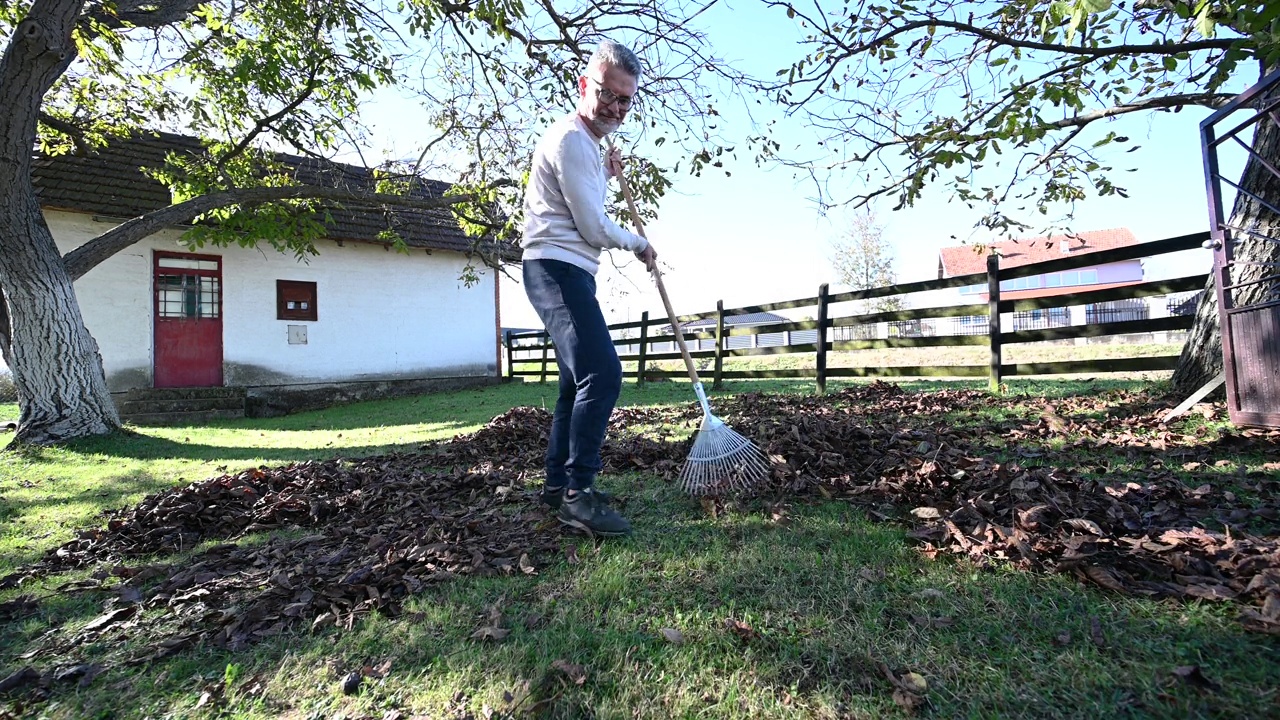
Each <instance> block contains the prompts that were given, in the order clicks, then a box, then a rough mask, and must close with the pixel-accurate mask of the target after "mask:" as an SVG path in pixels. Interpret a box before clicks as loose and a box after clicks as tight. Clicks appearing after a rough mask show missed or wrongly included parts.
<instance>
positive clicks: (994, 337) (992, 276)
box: [987, 253, 1000, 393]
mask: <svg viewBox="0 0 1280 720" xmlns="http://www.w3.org/2000/svg"><path fill="white" fill-rule="evenodd" d="M987 300H988V305H987V313H988V317H987V340H988V341H990V343H991V371H990V377H989V379H988V382H987V387H988V388H989V389H990V390H991V392H994V393H998V392H1000V256H999V255H997V254H995V253H992V254H990V255H988V256H987Z"/></svg>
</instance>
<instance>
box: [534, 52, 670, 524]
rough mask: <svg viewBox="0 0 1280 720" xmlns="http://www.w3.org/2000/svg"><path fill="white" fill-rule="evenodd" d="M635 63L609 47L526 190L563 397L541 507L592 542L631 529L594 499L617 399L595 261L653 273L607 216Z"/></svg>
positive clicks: (540, 300) (581, 82)
mask: <svg viewBox="0 0 1280 720" xmlns="http://www.w3.org/2000/svg"><path fill="white" fill-rule="evenodd" d="M640 75H641V68H640V60H639V58H637V57H636V55H635V53H633V52H631V51H630V50H629V49H627V48H626V47H623V46H622V45H620V44H618V43H616V42H613V41H610V40H606V41H604V42H602V43H601V44H600V46H599V47H598V48H596V51H595V53H594V54H593V55H592V56H591V60H590V62H589V63H588V64H587V72H586V74H585V75H583V76H582V77H580V78H578V105H577V108H576V110H575V111H574V112H573V113H571V114H569V115H567V116H565V117H563V118H561V119H560V120H558V121H557V122H556V123H555V124H554V125H552V126H551V128H550V129H549V130H548V131H547V133H546V135H544V136H543V138H542V140H541V142H539V143H538V147H537V150H535V151H534V154H533V168H532V171H531V172H530V174H529V184H528V186H527V187H526V188H525V197H524V209H525V218H526V220H525V227H524V239H523V240H522V241H521V246H522V247H523V248H524V261H523V264H524V287H525V292H526V293H527V294H528V296H529V302H530V303H531V304H532V305H533V308H534V310H536V311H537V313H538V317H540V318H541V319H542V323H543V325H544V326H545V327H546V329H547V332H548V333H549V334H550V335H551V340H552V342H553V343H554V344H555V348H556V363H557V365H558V366H559V370H560V396H559V398H558V399H557V400H556V409H555V415H554V416H553V419H552V422H551V439H550V441H549V442H548V446H547V457H546V469H547V479H546V484H545V485H544V486H543V489H542V500H543V502H545V503H546V504H547V505H548V506H550V507H551V508H552V509H554V510H556V514H557V517H558V518H559V519H560V521H561V522H563V523H565V524H567V525H571V526H573V527H577V528H580V529H585V530H588V531H590V532H591V533H594V534H596V535H603V536H614V535H626V534H629V533H630V532H631V524H630V523H628V522H627V521H626V519H624V518H623V517H622V516H621V515H619V514H618V512H617V511H616V510H614V509H613V508H611V507H609V504H608V499H607V497H606V496H604V495H603V494H602V493H600V492H597V491H596V490H595V478H596V474H597V473H599V472H600V446H601V445H602V444H603V443H604V436H605V431H606V430H607V426H608V422H609V414H610V413H611V412H613V406H614V403H616V402H617V400H618V393H619V392H620V391H621V389H622V364H621V363H620V362H619V361H618V354H617V352H616V351H615V350H614V347H613V341H612V339H611V338H610V337H609V328H608V327H607V326H606V324H605V321H604V315H603V314H602V313H601V312H600V305H599V303H598V302H597V301H596V281H595V274H596V269H597V268H598V267H599V263H600V251H601V250H608V249H618V250H630V251H631V252H633V253H635V254H636V257H638V258H639V259H640V260H642V261H643V262H644V264H645V267H646V268H648V269H649V270H651V271H652V270H653V268H654V266H655V263H656V262H657V253H655V252H654V250H653V247H652V246H651V245H649V243H648V241H647V240H645V239H644V238H643V237H641V236H639V235H637V234H635V233H632V232H630V231H628V230H626V229H624V228H622V227H619V226H618V224H617V223H615V222H613V221H612V220H610V219H609V217H608V215H607V214H605V192H606V188H607V183H608V179H609V177H612V176H613V175H616V174H618V173H621V172H622V163H621V157H620V155H619V154H618V152H617V150H616V149H615V150H613V151H612V152H610V153H609V155H608V158H607V161H606V162H602V161H601V157H600V141H601V140H602V139H603V138H604V137H605V136H606V135H608V134H609V133H611V132H613V131H615V130H617V129H618V127H619V126H621V125H622V121H623V120H625V119H626V116H627V111H628V110H630V109H631V103H632V102H633V100H634V98H635V94H636V90H637V89H638V88H639V84H640Z"/></svg>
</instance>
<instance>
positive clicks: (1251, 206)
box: [1173, 68, 1280, 394]
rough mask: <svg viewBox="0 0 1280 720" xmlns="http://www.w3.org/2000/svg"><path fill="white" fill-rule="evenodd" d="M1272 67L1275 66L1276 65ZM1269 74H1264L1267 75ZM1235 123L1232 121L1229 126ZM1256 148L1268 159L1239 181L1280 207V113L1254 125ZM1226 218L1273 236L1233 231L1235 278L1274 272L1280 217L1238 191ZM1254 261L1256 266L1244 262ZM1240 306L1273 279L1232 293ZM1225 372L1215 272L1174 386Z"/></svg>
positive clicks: (1253, 161) (1190, 388)
mask: <svg viewBox="0 0 1280 720" xmlns="http://www.w3.org/2000/svg"><path fill="white" fill-rule="evenodd" d="M1272 69H1273V70H1274V69H1275V68H1272ZM1265 74H1266V73H1264V75H1265ZM1277 96H1280V88H1276V89H1273V90H1271V91H1270V92H1269V93H1268V94H1267V95H1266V96H1265V97H1264V98H1262V99H1261V100H1259V103H1260V104H1261V103H1266V102H1268V101H1270V100H1272V99H1274V98H1276V97H1277ZM1228 125H1230V123H1229V124H1228ZM1252 147H1253V151H1254V152H1255V153H1257V155H1259V156H1261V157H1262V158H1265V159H1266V162H1265V163H1264V162H1262V161H1260V160H1258V158H1257V157H1250V158H1249V160H1248V161H1247V162H1246V163H1245V167H1244V172H1243V173H1241V176H1240V185H1241V187H1243V188H1244V189H1245V190H1247V191H1248V192H1250V193H1252V194H1254V195H1257V196H1258V197H1260V198H1263V199H1264V200H1266V201H1267V202H1268V203H1270V204H1271V205H1273V206H1276V207H1280V177H1277V176H1276V175H1275V174H1274V173H1272V172H1271V170H1269V169H1268V168H1267V165H1268V164H1270V165H1271V166H1272V167H1274V168H1277V169H1280V117H1277V116H1276V115H1274V114H1273V115H1271V116H1269V117H1264V118H1262V119H1260V120H1259V121H1258V122H1257V124H1256V125H1255V130H1254V137H1253V145H1252ZM1227 222H1228V223H1229V224H1230V225H1231V226H1232V227H1235V228H1246V229H1248V230H1250V231H1252V232H1254V233H1257V234H1259V235H1263V236H1266V237H1268V238H1272V240H1270V241H1267V240H1262V239H1259V238H1257V237H1254V236H1252V235H1249V234H1246V233H1242V232H1239V231H1235V232H1233V237H1234V244H1233V247H1234V253H1235V259H1236V261H1237V265H1236V266H1235V267H1234V268H1232V278H1231V279H1232V282H1233V283H1237V282H1246V281H1249V280H1257V279H1259V278H1263V277H1266V276H1267V275H1273V274H1275V273H1276V271H1277V268H1278V267H1280V266H1276V265H1268V264H1267V263H1280V216H1277V215H1276V214H1275V213H1273V212H1271V210H1269V209H1267V207H1266V206H1265V205H1263V204H1262V203H1260V202H1258V201H1257V200H1255V199H1253V198H1251V197H1249V196H1248V195H1246V194H1245V193H1243V192H1241V193H1238V194H1237V195H1236V200H1235V204H1234V206H1233V207H1232V208H1231V213H1230V215H1229V219H1228V220H1227ZM1244 263H1251V264H1244ZM1233 292H1234V295H1233V298H1234V300H1235V304H1236V305H1237V306H1239V305H1244V304H1250V303H1255V302H1260V301H1261V300H1262V299H1263V298H1265V297H1267V296H1268V294H1270V293H1271V292H1272V288H1271V287H1270V284H1269V283H1261V284H1258V285H1253V286H1250V287H1248V288H1241V289H1240V290H1239V291H1233ZM1220 372H1222V328H1221V326H1220V325H1219V323H1218V297H1217V291H1216V284H1215V280H1214V276H1213V275H1210V276H1209V282H1208V283H1206V285H1205V292H1204V294H1203V295H1201V296H1200V302H1199V303H1198V304H1197V305H1196V317H1195V324H1194V325H1193V326H1192V328H1191V332H1190V334H1189V335H1188V337H1187V344H1186V345H1185V346H1183V349H1182V357H1180V358H1179V359H1178V367H1177V368H1176V369H1175V370H1174V373H1173V384H1174V388H1175V389H1176V390H1177V391H1178V392H1179V393H1183V394H1190V393H1192V392H1195V391H1196V390H1197V389H1199V388H1200V387H1201V386H1202V385H1204V384H1205V383H1206V382H1208V381H1209V380H1210V379H1211V378H1213V377H1214V376H1215V375H1217V374H1218V373H1220Z"/></svg>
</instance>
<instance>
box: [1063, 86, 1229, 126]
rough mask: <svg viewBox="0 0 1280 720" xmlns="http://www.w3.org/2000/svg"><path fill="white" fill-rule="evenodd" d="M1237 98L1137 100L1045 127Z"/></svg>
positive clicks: (1201, 95)
mask: <svg viewBox="0 0 1280 720" xmlns="http://www.w3.org/2000/svg"><path fill="white" fill-rule="evenodd" d="M1235 97H1236V96H1235V95H1229V94H1226V93H1191V94H1185V95H1166V96H1165V97H1157V98H1147V99H1146V100H1137V101H1135V102H1131V103H1125V104H1124V105H1116V106H1115V107H1109V108H1103V109H1102V110H1094V111H1093V112H1087V113H1081V114H1079V115H1076V116H1075V117H1069V118H1063V119H1062V120H1056V121H1054V122H1051V123H1045V126H1046V127H1049V128H1052V129H1054V130H1061V129H1063V128H1069V127H1080V126H1083V125H1088V124H1089V123H1091V122H1093V121H1095V120H1101V119H1103V118H1109V117H1114V116H1116V115H1124V114H1126V113H1131V112H1142V111H1144V110H1156V109H1159V108H1171V107H1185V106H1187V105H1198V106H1201V107H1208V108H1220V107H1222V106H1223V105H1226V104H1227V103H1228V102H1230V101H1231V100H1234V99H1235Z"/></svg>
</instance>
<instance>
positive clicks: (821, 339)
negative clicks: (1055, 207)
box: [503, 232, 1209, 391]
mask: <svg viewBox="0 0 1280 720" xmlns="http://www.w3.org/2000/svg"><path fill="white" fill-rule="evenodd" d="M1208 239H1209V233H1207V232H1204V233H1195V234H1192V235H1184V236H1181V237H1176V238H1169V239H1166V240H1157V241H1155V242H1150V243H1140V244H1137V245H1131V246H1129V247H1123V248H1117V249H1114V250H1104V251H1101V252H1093V253H1085V254H1081V255H1077V256H1074V257H1064V258H1062V259H1060V260H1050V261H1047V262H1041V263H1036V264H1032V265H1022V266H1019V267H1013V268H1000V267H999V258H998V257H997V256H994V255H993V256H988V258H987V271H986V272H985V273H974V274H972V275H962V276H958V277H951V278H946V279H941V280H926V281H922V282H913V283H904V284H901V285H892V286H888V287H882V288H874V289H871V290H859V291H854V292H845V293H837V294H832V293H830V292H828V289H827V286H826V285H825V284H824V285H822V286H821V287H820V288H819V289H818V295H817V296H815V297H808V298H801V299H798V300H785V301H782V302H775V303H767V304H764V305H751V306H747V307H740V308H732V309H725V308H724V306H723V303H717V308H716V310H715V311H713V312H705V313H699V314H695V315H684V316H681V317H680V318H679V320H680V323H681V325H682V326H683V325H685V324H687V323H690V322H695V321H699V320H714V323H715V324H714V329H712V330H698V329H688V328H686V329H685V332H684V337H685V338H686V340H687V341H689V342H691V343H692V344H691V346H690V355H692V356H693V357H694V358H695V359H711V361H712V362H711V363H710V367H709V368H708V372H707V373H706V374H707V375H708V376H709V379H710V380H711V381H712V384H713V386H719V385H720V383H721V382H722V381H723V380H731V379H746V378H813V379H815V380H816V381H817V384H818V388H819V390H820V391H824V390H825V389H826V382H827V379H828V378H839V377H982V376H986V377H988V378H989V381H990V385H991V387H992V388H993V389H994V388H998V387H999V385H1000V383H1001V380H1002V378H1004V377H1008V376H1023V375H1057V374H1073V373H1107V372H1135V371H1144V370H1171V369H1173V367H1174V366H1175V365H1176V363H1177V360H1178V356H1177V355H1167V356H1157V357H1142V358H1114V359H1101V360H1072V361H1065V362H1046V363H1016V364H1008V363H1004V362H1002V359H1001V358H1002V351H1003V348H1004V347H1006V346H1009V345H1013V344H1016V343H1031V342H1043V341H1046V340H1067V339H1073V338H1092V337H1104V336H1110V335H1128V334H1133V333H1158V332H1170V331H1179V330H1187V329H1189V328H1190V327H1191V323H1192V321H1193V319H1194V314H1184V315H1173V316H1169V317H1161V318H1144V319H1134V320H1118V321H1112V322H1094V323H1090V324H1083V325H1071V326H1065V327H1045V328H1038V329H1022V330H1017V329H1013V328H1006V327H1003V326H1002V319H1001V318H1002V316H1005V315H1008V314H1012V313H1026V312H1028V311H1035V310H1044V309H1056V308H1066V307H1073V306H1084V305H1091V306H1097V305H1098V304H1099V303H1114V302H1115V301H1126V300H1130V301H1131V300H1134V299H1137V298H1148V297H1155V296H1163V295H1170V294H1173V293H1185V292H1194V291H1199V290H1201V289H1203V288H1204V285H1205V281H1206V279H1207V278H1208V275H1207V274H1202V275H1193V276H1189V277H1181V278H1176V279H1173V280H1161V281H1157V282H1143V283H1139V284H1134V285H1125V286H1123V287H1112V288H1106V289H1101V290H1088V289H1084V290H1081V291H1079V292H1073V293H1069V294H1062V295H1052V296H1047V297H1033V298H1025V299H1018V300H1002V299H1001V298H1000V284H1001V282H1003V281H1007V280H1016V279H1018V278H1025V277H1033V276H1037V275H1042V274H1045V273H1056V272H1061V271H1066V270H1074V269H1078V268H1082V267H1092V266H1095V265H1104V264H1107V263H1114V262H1122V261H1125V260H1134V259H1139V258H1146V257H1154V256H1159V255H1164V254H1168V253H1173V252H1179V251H1182V250H1190V249H1193V248H1198V247H1201V245H1202V244H1203V243H1204V242H1205V241H1206V240H1208ZM973 285H985V286H986V288H987V294H988V298H989V299H988V301H987V302H984V303H981V304H972V305H950V306H942V307H929V308H920V309H907V310H896V311H890V312H878V313H870V314H861V315H845V316H840V317H832V316H831V312H830V311H831V308H832V306H833V305H838V304H840V303H846V302H853V301H858V300H872V299H875V298H882V297H890V296H898V295H910V294H912V293H921V292H927V291H931V290H944V289H948V288H961V287H968V286H973ZM798 308H812V309H813V310H814V312H813V313H812V315H813V316H814V317H816V318H817V319H816V320H792V321H787V322H779V323H772V324H768V325H754V326H750V327H728V326H726V324H725V319H726V318H730V317H735V316H740V315H745V314H749V313H765V312H772V311H775V310H793V309H798ZM940 318H965V319H966V320H967V321H969V322H970V323H972V321H973V320H978V319H981V318H985V323H983V324H985V328H982V327H980V326H979V327H980V329H981V330H984V332H982V333H981V334H972V333H971V332H969V333H966V332H963V331H962V332H961V333H960V334H944V335H936V336H932V337H924V336H919V337H902V336H899V337H886V338H874V339H848V340H837V339H833V336H835V335H837V334H843V333H841V332H840V330H839V329H840V328H849V329H850V330H852V329H853V328H859V327H866V326H870V325H875V324H878V323H893V324H895V325H898V326H903V325H905V324H910V323H913V322H918V321H921V320H926V319H940ZM609 328H610V330H611V331H612V332H613V334H614V337H615V340H614V345H615V346H618V347H620V348H622V349H623V352H620V353H619V358H620V359H621V360H622V361H623V362H624V363H625V362H635V363H636V369H635V370H632V371H628V372H626V373H624V375H625V376H626V377H629V378H635V379H636V380H637V381H638V382H641V383H643V382H644V381H645V380H646V379H653V378H669V377H684V376H685V374H686V373H685V372H684V370H683V369H681V370H657V369H654V368H653V367H652V366H651V363H654V362H656V361H662V360H680V353H679V352H677V351H675V348H671V350H670V351H663V352H659V351H656V350H655V348H654V346H655V345H658V344H665V345H668V346H670V345H672V340H673V336H672V335H671V334H670V322H669V320H668V319H667V317H666V315H665V314H662V313H659V314H656V315H655V316H654V317H652V318H651V317H650V313H648V312H645V313H644V314H643V315H642V316H641V319H640V320H639V321H635V322H627V323H615V324H613V325H610V326H609ZM664 330H665V332H663V331H664ZM778 334H783V336H786V337H794V336H796V335H802V336H807V337H811V338H813V341H812V342H800V343H786V344H778V345H772V346H766V347H760V346H759V345H760V344H761V343H759V342H757V341H758V340H759V339H760V338H761V337H763V336H766V335H769V336H774V337H776V336H777V335H778ZM744 336H748V337H751V339H752V342H750V343H748V344H749V345H751V347H731V345H735V344H736V345H741V344H743V343H741V342H738V343H731V342H730V340H729V339H730V338H731V337H736V338H741V337H744ZM704 340H710V341H713V345H712V347H711V348H710V349H694V348H695V347H700V346H701V345H702V342H701V341H704ZM503 345H504V347H505V348H506V354H507V362H506V370H507V377H508V378H514V377H536V378H538V379H539V381H541V382H545V381H546V380H547V379H548V378H549V377H554V376H555V375H556V364H555V355H554V347H553V346H552V344H551V342H550V340H549V338H548V336H547V334H546V332H545V331H528V332H508V333H506V335H505V337H504V338H503ZM960 345H985V346H988V347H989V348H990V361H989V362H988V363H987V364H986V365H943V366H927V367H922V366H886V367H838V368H829V367H827V358H828V354H829V353H831V352H840V351H851V350H867V349H875V348H899V347H942V346H960ZM632 348H634V349H635V350H634V352H631V351H630V350H631V349H632ZM797 353H809V354H812V355H813V356H814V363H813V367H810V368H800V369H774V370H727V369H725V368H724V360H725V358H732V357H750V356H761V355H778V354H797ZM517 366H519V367H517Z"/></svg>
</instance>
